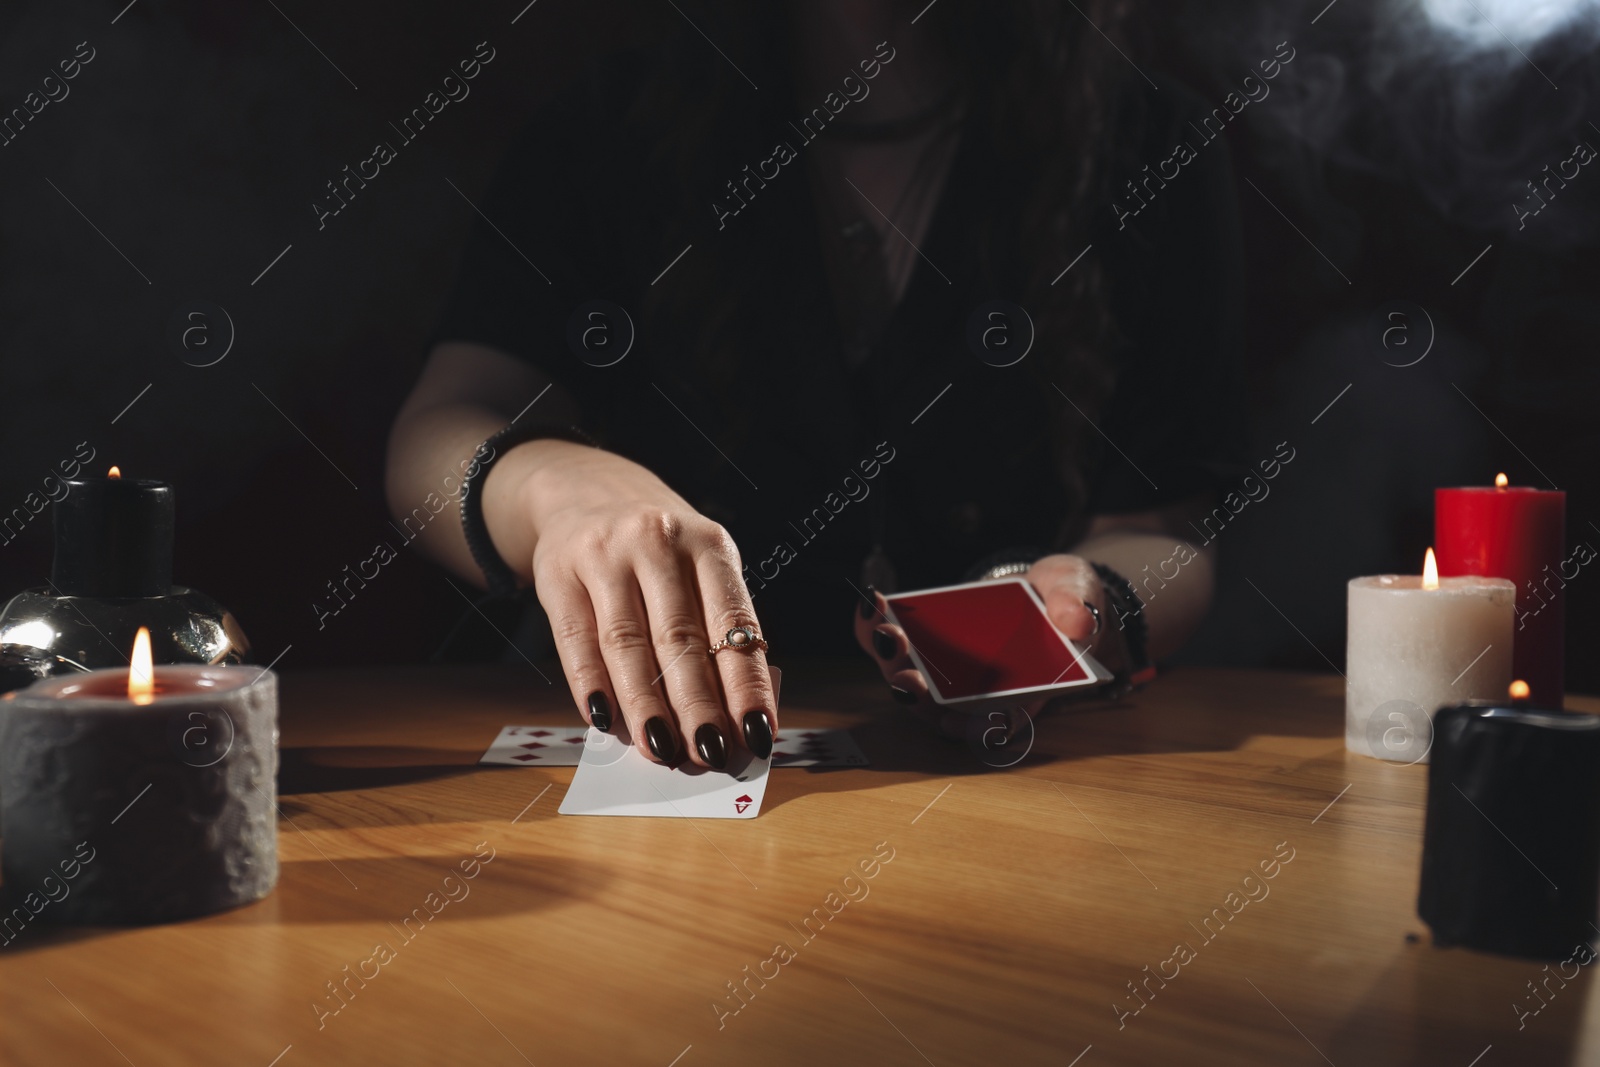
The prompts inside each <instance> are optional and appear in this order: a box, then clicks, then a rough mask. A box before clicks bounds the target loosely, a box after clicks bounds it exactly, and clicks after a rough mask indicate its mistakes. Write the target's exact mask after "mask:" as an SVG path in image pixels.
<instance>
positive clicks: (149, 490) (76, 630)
mask: <svg viewBox="0 0 1600 1067" xmlns="http://www.w3.org/2000/svg"><path fill="white" fill-rule="evenodd" d="M65 488H66V494H65V495H64V496H63V497H62V498H61V499H60V500H58V501H57V502H56V503H55V505H54V509H53V514H54V524H55V562H54V565H53V566H52V568H51V575H50V584H49V585H48V586H40V587H37V588H34V589H28V590H25V591H23V592H21V593H18V594H17V595H16V596H15V597H13V598H12V599H11V601H10V603H8V604H6V606H5V608H4V610H3V611H0V656H5V655H8V656H11V657H13V658H14V659H16V660H17V661H19V662H21V663H22V664H23V665H24V666H25V667H27V668H29V669H34V671H35V673H36V674H37V673H38V670H37V668H39V667H41V666H42V669H43V670H44V671H45V672H46V673H50V674H59V673H63V672H70V671H89V670H95V669H97V668H100V667H120V666H126V665H127V662H128V652H129V650H130V649H131V648H132V647H133V638H134V634H135V633H136V632H137V631H138V630H139V628H140V627H144V628H146V629H148V630H149V631H150V643H151V652H152V654H153V655H154V657H155V660H156V662H158V663H210V664H225V663H244V662H247V661H248V659H249V655H250V642H249V640H248V639H247V638H246V637H245V635H244V631H243V630H242V629H240V627H239V623H238V620H237V619H235V618H234V616H233V614H232V613H231V612H229V611H228V610H227V609H226V608H224V607H223V606H222V605H221V604H219V603H217V602H216V601H215V600H213V599H211V598H210V597H208V596H206V595H205V594H204V593H201V592H199V591H198V590H195V589H190V588H188V587H186V586H181V585H174V584H172V555H173V552H172V549H173V528H174V515H175V508H174V499H173V498H174V494H173V490H172V487H171V486H170V485H167V484H166V483H165V482H158V481H151V480H147V479H133V478H116V477H108V478H80V479H72V480H70V481H67V482H66V483H65ZM4 677H5V678H7V679H9V678H15V679H16V680H17V681H19V682H23V681H26V676H25V673H24V670H22V669H18V670H16V671H12V672H8V673H7V674H6V675H5V676H4Z"/></svg>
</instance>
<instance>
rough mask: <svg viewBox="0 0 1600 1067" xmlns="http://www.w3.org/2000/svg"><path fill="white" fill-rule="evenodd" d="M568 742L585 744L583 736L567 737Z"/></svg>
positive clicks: (570, 743)
mask: <svg viewBox="0 0 1600 1067" xmlns="http://www.w3.org/2000/svg"><path fill="white" fill-rule="evenodd" d="M567 744H569V745H581V744H583V738H581V737H569V738H567Z"/></svg>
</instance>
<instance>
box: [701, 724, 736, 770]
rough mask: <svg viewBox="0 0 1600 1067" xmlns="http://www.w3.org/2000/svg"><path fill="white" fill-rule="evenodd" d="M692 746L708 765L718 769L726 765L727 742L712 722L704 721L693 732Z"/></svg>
mask: <svg viewBox="0 0 1600 1067" xmlns="http://www.w3.org/2000/svg"><path fill="white" fill-rule="evenodd" d="M694 747H695V749H696V750H697V751H699V753H700V758H701V759H703V760H705V761H706V764H707V765H708V766H711V767H715V768H716V769H717V770H719V771H720V770H722V768H724V767H726V766H727V765H728V742H727V741H726V740H724V739H723V736H722V731H721V730H719V729H717V728H716V726H715V725H713V724H712V723H709V722H708V723H705V724H704V725H702V726H701V727H700V729H698V730H696V731H695V732H694Z"/></svg>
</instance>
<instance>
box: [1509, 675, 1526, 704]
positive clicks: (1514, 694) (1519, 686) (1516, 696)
mask: <svg viewBox="0 0 1600 1067" xmlns="http://www.w3.org/2000/svg"><path fill="white" fill-rule="evenodd" d="M1511 699H1512V700H1527V699H1528V683H1527V682H1524V681H1523V680H1522V679H1521V678H1518V679H1517V680H1516V681H1514V682H1512V683H1511Z"/></svg>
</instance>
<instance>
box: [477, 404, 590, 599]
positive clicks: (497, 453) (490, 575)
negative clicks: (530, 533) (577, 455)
mask: <svg viewBox="0 0 1600 1067" xmlns="http://www.w3.org/2000/svg"><path fill="white" fill-rule="evenodd" d="M546 438H549V439H554V440H559V441H572V442H573V443H575V444H580V445H589V446H590V447H592V448H599V447H600V445H599V442H597V441H596V440H595V439H594V438H593V437H590V436H589V435H588V434H587V433H584V432H583V431H582V430H580V429H578V428H577V427H576V426H555V425H551V424H549V423H530V424H528V425H526V426H518V425H517V424H516V423H514V422H513V423H512V424H511V425H509V426H507V427H506V428H505V429H503V430H501V431H500V432H499V433H496V434H495V435H494V436H492V437H490V438H489V439H488V440H487V441H485V442H483V444H481V445H479V446H478V451H477V453H476V455H479V456H482V457H483V458H482V459H479V460H478V461H477V469H476V470H472V471H470V472H469V473H468V474H467V477H466V478H465V479H463V481H462V483H461V529H462V532H463V533H465V535H466V538H467V549H468V550H469V551H470V552H471V553H472V558H473V560H474V561H475V562H476V563H477V564H478V569H479V570H481V571H483V578H484V582H485V584H486V585H487V586H488V589H489V592H490V593H491V594H493V595H494V596H501V597H510V596H515V595H516V593H517V588H518V587H517V574H516V572H515V571H513V570H512V569H511V568H510V567H509V566H507V565H506V561H505V560H503V559H501V558H500V553H499V552H498V551H496V549H495V547H494V540H493V539H492V538H490V536H489V525H488V523H487V522H486V521H485V520H484V517H483V487H484V484H485V483H487V482H488V480H489V471H490V470H491V469H492V468H493V467H494V465H495V463H496V462H498V461H499V459H500V457H501V456H503V455H505V453H507V452H509V451H511V450H512V449H513V448H515V447H516V446H518V445H520V444H525V443H527V442H528V441H539V440H543V439H546Z"/></svg>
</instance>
